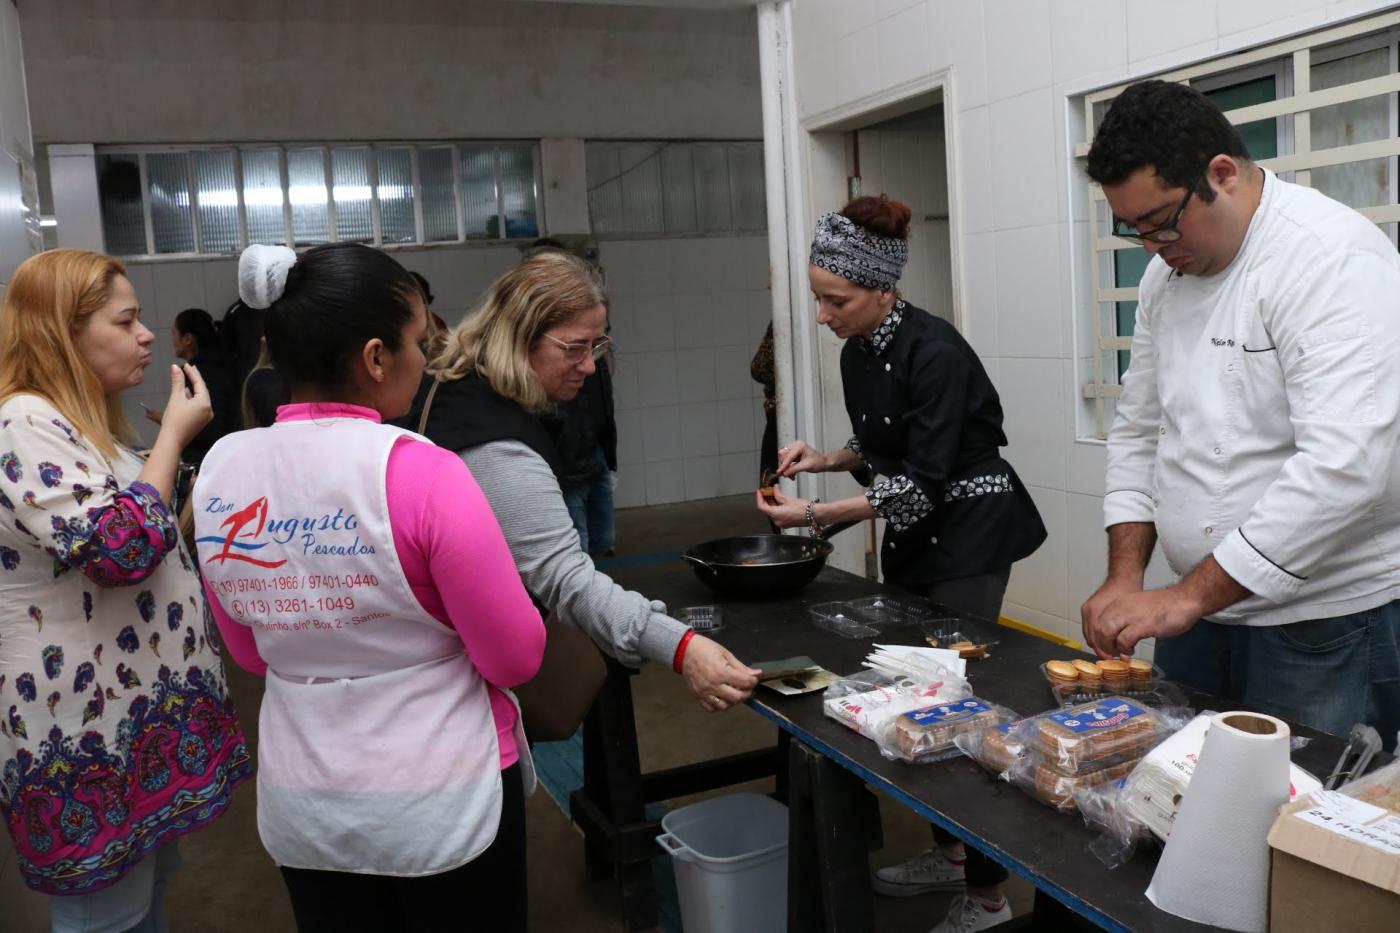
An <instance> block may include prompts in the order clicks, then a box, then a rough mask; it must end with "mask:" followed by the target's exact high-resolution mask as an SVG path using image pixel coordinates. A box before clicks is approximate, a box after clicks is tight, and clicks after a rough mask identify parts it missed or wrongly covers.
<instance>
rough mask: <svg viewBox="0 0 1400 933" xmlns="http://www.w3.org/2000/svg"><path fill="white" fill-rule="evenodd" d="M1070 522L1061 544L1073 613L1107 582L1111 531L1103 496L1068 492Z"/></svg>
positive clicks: (1075, 614)
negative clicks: (1105, 523)
mask: <svg viewBox="0 0 1400 933" xmlns="http://www.w3.org/2000/svg"><path fill="white" fill-rule="evenodd" d="M1065 501H1066V505H1067V512H1066V515H1067V526H1066V531H1065V538H1064V540H1063V541H1062V542H1060V546H1061V547H1063V548H1064V549H1065V552H1066V560H1067V568H1066V570H1067V577H1068V584H1067V585H1068V603H1069V605H1068V609H1069V610H1070V614H1071V616H1072V617H1073V616H1077V615H1078V614H1079V607H1080V606H1082V605H1084V601H1085V600H1086V599H1088V598H1089V597H1090V596H1092V595H1094V591H1095V590H1097V589H1098V588H1099V587H1100V586H1102V585H1103V581H1104V576H1105V575H1106V574H1107V573H1108V535H1106V534H1105V533H1104V530H1103V500H1102V499H1101V498H1099V497H1097V496H1081V495H1076V494H1075V493H1067V494H1066V495H1065Z"/></svg>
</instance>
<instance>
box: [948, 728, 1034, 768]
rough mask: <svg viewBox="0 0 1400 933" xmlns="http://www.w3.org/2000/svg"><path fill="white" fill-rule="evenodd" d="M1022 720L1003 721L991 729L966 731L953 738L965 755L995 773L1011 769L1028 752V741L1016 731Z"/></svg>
mask: <svg viewBox="0 0 1400 933" xmlns="http://www.w3.org/2000/svg"><path fill="white" fill-rule="evenodd" d="M1018 725H1020V720H1013V721H1011V722H1003V723H1001V724H999V725H995V726H992V727H991V728H990V729H979V730H977V731H975V732H965V733H963V734H962V735H960V736H958V737H957V738H956V739H954V740H953V743H954V744H955V745H956V746H957V747H958V750H959V751H961V752H962V753H963V754H964V755H966V756H967V757H969V758H971V759H972V760H973V761H975V762H977V763H978V764H979V765H981V766H982V767H984V768H986V769H987V770H988V771H990V772H992V773H993V774H997V775H1001V774H1005V773H1006V772H1007V771H1008V770H1010V768H1011V766H1012V765H1014V764H1015V763H1016V762H1017V761H1018V760H1020V758H1021V757H1022V756H1024V755H1025V754H1026V743H1025V741H1024V740H1022V738H1021V737H1020V735H1018V734H1017V733H1016V727H1017V726H1018Z"/></svg>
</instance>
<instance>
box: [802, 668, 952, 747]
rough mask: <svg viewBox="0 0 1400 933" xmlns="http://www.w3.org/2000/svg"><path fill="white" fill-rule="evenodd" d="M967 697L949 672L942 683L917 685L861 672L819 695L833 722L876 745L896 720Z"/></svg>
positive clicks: (903, 678)
mask: <svg viewBox="0 0 1400 933" xmlns="http://www.w3.org/2000/svg"><path fill="white" fill-rule="evenodd" d="M971 693H972V691H971V689H969V687H968V685H967V681H966V680H965V679H964V678H962V677H959V676H957V675H956V674H953V673H951V672H949V674H948V676H947V677H946V678H945V679H943V680H938V681H933V682H925V683H921V682H918V681H915V680H912V679H910V678H907V677H890V676H888V675H885V674H881V673H879V672H876V671H862V672H860V673H858V674H853V675H851V676H850V677H845V678H842V679H841V680H838V681H837V682H836V683H834V684H832V685H831V686H830V687H827V688H826V692H825V693H824V694H823V695H822V697H823V698H822V710H823V712H825V713H826V715H828V716H830V717H831V718H832V719H835V720H836V721H837V722H839V723H842V724H843V725H845V726H847V727H849V728H851V729H854V730H855V731H856V732H859V733H860V734H861V735H863V736H865V737H866V738H868V739H873V740H875V741H876V742H879V741H881V740H882V737H883V736H884V735H885V733H886V731H887V729H888V728H889V726H890V725H891V723H892V722H893V720H894V718H895V717H896V716H899V715H900V714H902V713H907V712H910V711H911V710H916V709H921V708H923V707H926V706H935V705H937V704H939V703H949V702H952V701H953V700H961V699H963V698H964V697H967V696H970V695H971Z"/></svg>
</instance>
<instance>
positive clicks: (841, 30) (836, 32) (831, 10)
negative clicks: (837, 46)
mask: <svg viewBox="0 0 1400 933" xmlns="http://www.w3.org/2000/svg"><path fill="white" fill-rule="evenodd" d="M826 15H827V16H829V17H831V33H832V36H833V37H834V38H836V39H838V40H839V39H841V38H843V37H846V36H849V35H851V34H852V33H854V32H858V31H859V30H861V29H864V28H865V27H868V26H872V25H874V23H875V21H876V19H877V18H878V17H879V15H880V11H879V8H877V7H876V6H875V4H873V3H865V2H858V3H852V2H850V0H840V2H836V3H832V4H829V5H828V6H827V9H826Z"/></svg>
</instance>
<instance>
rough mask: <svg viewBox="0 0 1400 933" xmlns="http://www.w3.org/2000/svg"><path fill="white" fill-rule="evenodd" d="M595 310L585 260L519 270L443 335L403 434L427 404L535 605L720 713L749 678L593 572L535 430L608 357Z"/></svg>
mask: <svg viewBox="0 0 1400 933" xmlns="http://www.w3.org/2000/svg"><path fill="white" fill-rule="evenodd" d="M605 302H606V299H605V295H604V293H603V288H602V285H601V284H600V283H599V281H598V279H597V276H596V274H595V273H594V271H593V270H592V268H591V267H589V266H588V265H587V264H586V263H584V262H583V261H582V260H580V259H578V258H576V257H574V256H571V255H569V254H567V253H564V252H560V251H554V250H550V251H544V252H540V253H537V254H535V255H532V256H529V257H527V258H526V259H524V260H523V261H522V262H521V263H520V264H519V265H518V266H516V267H515V268H514V269H512V270H510V271H509V272H507V273H506V274H505V275H503V276H501V277H500V278H499V279H497V280H496V282H495V283H494V284H493V285H492V286H491V287H490V288H489V289H488V290H487V292H486V295H485V297H484V298H483V300H482V302H481V304H480V305H479V306H478V307H477V309H476V311H475V313H473V314H471V315H469V316H468V317H467V319H466V320H465V321H463V322H462V323H461V324H459V325H458V326H457V327H456V328H455V329H454V330H453V331H452V332H451V333H450V334H449V335H448V337H447V342H446V347H445V349H444V350H443V352H442V353H441V354H440V355H439V356H438V357H437V358H436V359H435V360H433V361H432V362H431V363H430V364H429V366H428V370H429V372H430V373H432V374H433V375H434V376H435V377H436V378H435V381H434V382H433V383H431V384H429V385H428V386H427V387H426V388H425V390H424V391H421V392H420V393H419V398H418V399H417V400H416V402H415V405H414V411H413V413H412V414H411V415H410V419H409V421H410V423H411V425H413V426H415V427H416V426H418V425H419V424H420V422H422V421H423V420H424V419H422V417H421V412H422V410H423V408H424V407H425V404H426V407H427V410H428V417H427V419H426V422H425V423H424V424H423V427H422V431H423V433H424V434H426V435H427V436H428V437H429V438H430V439H431V440H432V441H433V442H434V443H436V444H438V445H439V446H442V447H446V448H448V449H450V450H455V451H457V453H458V454H459V455H460V456H461V457H462V459H463V460H464V461H466V463H467V466H468V467H470V468H471V472H472V475H473V476H474V477H475V478H476V480H477V482H478V483H479V484H480V486H481V489H482V491H483V492H485V493H486V498H487V499H488V500H489V501H490V503H491V507H492V508H493V509H494V510H495V512H496V517H497V519H498V520H499V521H500V523H501V530H502V531H504V532H505V536H506V542H507V544H509V545H510V549H511V553H512V554H513V555H514V557H515V563H516V567H517V569H519V571H520V576H521V578H522V579H523V580H524V582H525V588H526V589H527V590H529V591H530V593H531V594H532V595H533V596H534V597H535V599H537V600H538V601H539V602H540V603H542V604H543V605H544V606H545V607H546V608H548V609H550V610H552V611H553V612H555V613H556V614H557V615H558V616H559V618H560V620H561V621H562V622H563V623H564V624H566V625H573V626H575V627H577V628H579V629H581V630H582V631H584V632H585V633H587V634H588V635H589V636H590V637H591V638H592V639H593V641H594V642H595V643H597V645H598V646H599V647H600V648H602V649H603V650H604V651H606V652H607V653H608V654H610V655H612V656H613V657H615V658H617V659H618V660H619V661H621V662H623V663H624V664H628V665H633V666H635V665H637V664H638V663H640V662H641V661H642V660H649V661H656V662H659V663H662V664H666V665H668V666H670V667H671V668H672V669H673V670H675V671H676V672H677V673H680V674H682V675H683V676H684V677H685V679H686V683H687V684H688V685H689V687H690V690H691V692H692V693H693V694H694V695H695V697H696V699H697V700H699V702H700V704H701V705H702V706H703V707H704V708H705V709H707V710H709V711H711V712H719V711H721V710H725V709H728V708H729V707H731V706H733V705H735V704H737V703H742V702H743V701H744V700H746V699H748V697H749V695H750V694H751V693H752V692H753V688H754V687H755V686H756V685H757V683H758V681H757V674H758V672H757V671H755V670H753V669H751V668H749V667H747V666H746V665H744V664H742V663H740V662H739V660H738V659H737V658H735V657H734V656H733V655H732V654H730V653H729V651H728V650H726V649H725V648H723V647H722V646H720V645H719V644H718V643H717V642H715V641H712V640H711V639H709V638H706V637H704V636H703V635H697V634H696V633H695V632H694V631H693V630H691V629H690V628H688V627H687V626H686V625H684V624H683V623H681V622H679V621H677V620H676V619H673V618H671V617H670V616H669V615H667V614H666V607H665V606H664V605H663V604H662V603H660V602H656V601H653V600H649V599H647V598H646V597H645V596H643V595H642V594H640V593H635V592H631V591H628V590H624V589H623V588H622V587H620V586H618V585H617V584H616V583H614V582H613V581H612V579H611V578H609V577H608V576H607V575H606V574H603V573H599V572H598V571H597V570H595V569H594V567H593V563H592V561H590V560H589V558H588V555H587V554H585V553H584V551H583V549H582V548H581V547H580V545H579V537H578V533H577V532H576V531H575V530H574V526H573V523H572V521H571V520H570V518H569V511H568V508H567V507H566V506H565V503H564V496H563V493H562V492H561V491H560V488H559V482H558V480H557V479H556V474H555V469H554V467H555V466H556V465H557V463H558V452H557V450H556V449H555V446H554V442H553V440H552V438H551V436H550V434H549V432H548V431H547V430H546V429H545V426H544V424H543V422H542V421H541V417H542V416H544V415H546V414H547V413H549V412H550V411H551V410H552V408H553V406H555V405H557V404H559V403H561V402H567V401H569V400H571V399H573V398H574V396H575V395H577V394H578V392H579V390H580V389H581V388H582V386H583V383H584V380H585V379H587V378H588V376H589V375H590V374H591V373H593V372H594V370H595V368H596V362H595V361H596V360H597V359H598V358H599V357H601V356H602V355H603V354H604V353H605V352H606V350H607V346H608V343H609V341H608V338H607V337H606V336H604V330H605V328H606V326H607V316H608V315H607V308H606V307H605Z"/></svg>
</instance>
